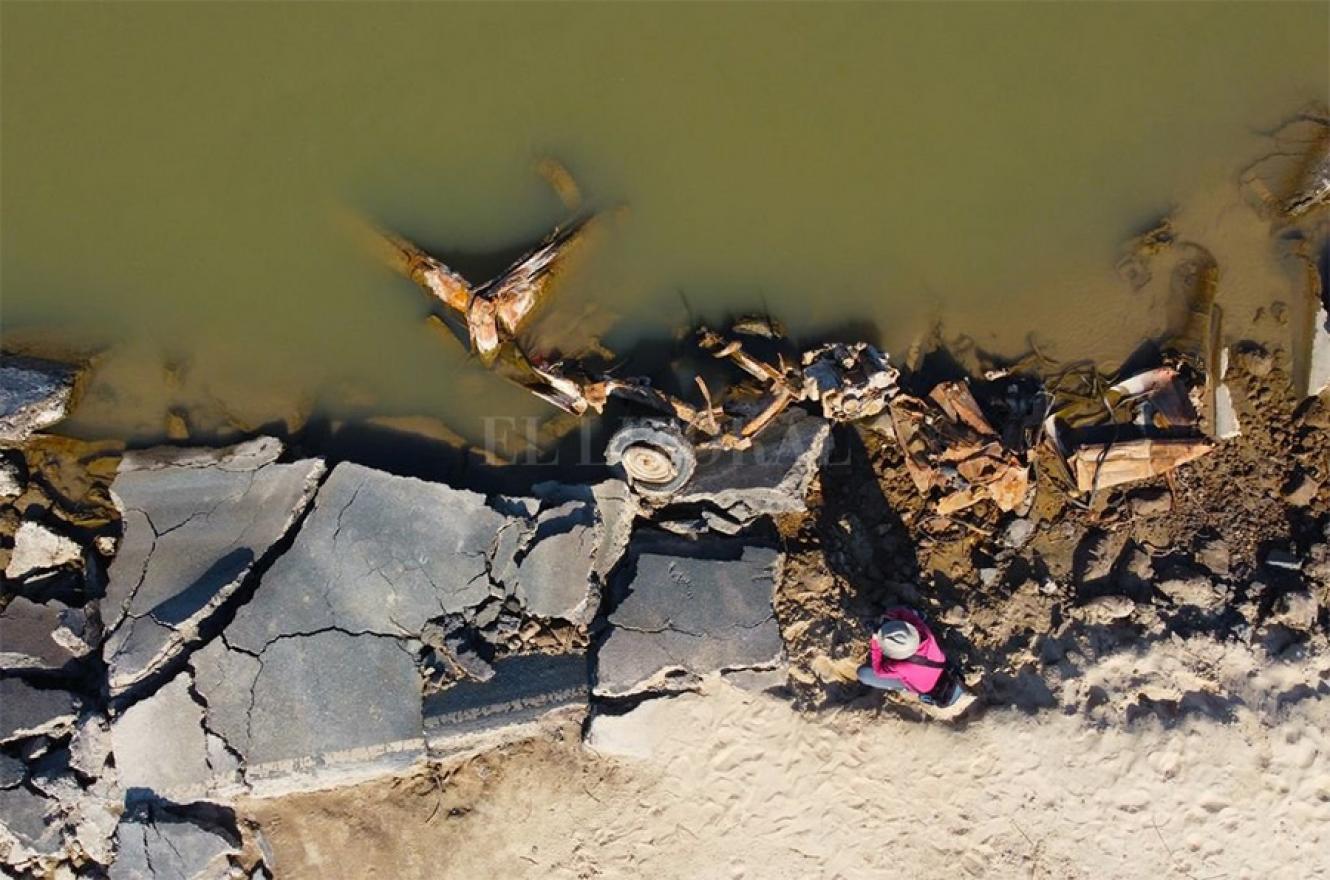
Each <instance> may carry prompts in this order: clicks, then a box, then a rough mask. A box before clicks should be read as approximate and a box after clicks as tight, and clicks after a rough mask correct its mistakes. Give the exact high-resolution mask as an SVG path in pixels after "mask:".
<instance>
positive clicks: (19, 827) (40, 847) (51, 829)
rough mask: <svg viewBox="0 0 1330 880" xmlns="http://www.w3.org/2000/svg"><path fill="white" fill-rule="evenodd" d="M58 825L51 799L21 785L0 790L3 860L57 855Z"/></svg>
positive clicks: (21, 860) (59, 843)
mask: <svg viewBox="0 0 1330 880" xmlns="http://www.w3.org/2000/svg"><path fill="white" fill-rule="evenodd" d="M62 824H63V823H62V822H61V821H60V818H59V804H58V803H57V801H55V800H54V799H53V798H48V797H46V796H45V795H43V794H40V793H38V792H36V791H33V790H31V789H28V788H25V787H23V786H19V787H17V788H8V789H0V853H4V854H5V859H4V861H5V862H8V863H10V864H23V863H24V862H27V861H30V860H33V859H36V858H40V857H42V856H54V855H58V854H59V853H60V852H61V851H62V850H63V848H64V844H63V840H62V836H61V826H62ZM6 850H8V852H5V851H6ZM0 864H3V862H0Z"/></svg>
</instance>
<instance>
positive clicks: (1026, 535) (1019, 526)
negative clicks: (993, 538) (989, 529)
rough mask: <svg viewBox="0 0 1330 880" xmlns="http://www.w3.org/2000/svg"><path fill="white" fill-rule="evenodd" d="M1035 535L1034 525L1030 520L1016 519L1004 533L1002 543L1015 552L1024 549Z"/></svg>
mask: <svg viewBox="0 0 1330 880" xmlns="http://www.w3.org/2000/svg"><path fill="white" fill-rule="evenodd" d="M1033 534H1034V523H1032V522H1031V521H1030V520H1028V519H1024V518H1021V519H1014V520H1012V521H1011V523H1010V524H1009V525H1008V526H1007V528H1006V529H1005V530H1003V532H1002V543H1003V545H1004V546H1007V547H1010V548H1011V549H1013V550H1019V549H1020V548H1022V547H1024V546H1025V544H1026V542H1028V541H1029V540H1030V537H1031V536H1032V535H1033Z"/></svg>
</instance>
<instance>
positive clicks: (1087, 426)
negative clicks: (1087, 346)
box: [1044, 362, 1214, 494]
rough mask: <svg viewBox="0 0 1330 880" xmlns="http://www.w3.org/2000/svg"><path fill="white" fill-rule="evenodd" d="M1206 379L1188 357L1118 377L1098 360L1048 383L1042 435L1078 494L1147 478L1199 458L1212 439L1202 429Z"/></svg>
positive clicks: (1206, 450) (1211, 446)
mask: <svg viewBox="0 0 1330 880" xmlns="http://www.w3.org/2000/svg"><path fill="white" fill-rule="evenodd" d="M1202 387H1203V386H1202V382H1201V381H1200V378H1199V377H1198V376H1197V375H1196V374H1195V372H1194V371H1193V370H1191V369H1190V368H1189V367H1188V366H1187V365H1186V364H1185V362H1184V363H1180V364H1179V365H1178V366H1162V367H1156V368H1155V369H1152V370H1146V371H1145V372H1142V373H1136V374H1134V375H1131V376H1128V377H1126V378H1125V379H1121V380H1118V381H1113V380H1110V379H1107V378H1106V377H1104V376H1103V375H1102V374H1101V373H1099V372H1098V371H1097V370H1095V369H1094V368H1093V367H1082V368H1078V369H1072V370H1068V371H1066V372H1064V373H1062V374H1061V375H1059V376H1058V377H1056V378H1055V379H1053V380H1052V381H1051V382H1050V383H1049V385H1048V394H1049V398H1050V403H1049V412H1048V416H1047V417H1046V418H1045V420H1044V441H1045V443H1046V445H1047V448H1048V449H1049V451H1051V452H1052V453H1053V454H1054V457H1055V460H1056V461H1057V462H1058V463H1059V464H1060V465H1061V469H1062V473H1061V474H1060V476H1061V477H1062V479H1063V480H1064V482H1066V483H1067V484H1068V486H1069V487H1070V488H1071V490H1072V491H1073V493H1074V494H1087V493H1088V494H1093V493H1095V492H1097V491H1099V490H1101V489H1107V488H1109V487H1111V486H1118V485H1121V484H1123V483H1130V482H1135V481H1137V480H1147V479H1150V478H1151V477H1156V476H1160V475H1161V474H1165V473H1168V472H1169V471H1171V470H1173V469H1174V468H1176V467H1177V466H1179V465H1181V464H1185V463H1186V462H1189V461H1192V460H1194V459H1197V458H1200V457H1201V456H1202V455H1205V454H1206V453H1207V452H1209V451H1210V450H1211V449H1213V448H1214V443H1213V441H1211V440H1210V439H1209V438H1208V437H1206V436H1205V435H1204V434H1203V433H1202V432H1201V430H1200V420H1199V417H1198V415H1197V408H1196V402H1195V399H1194V398H1197V397H1200V396H1201V391H1202Z"/></svg>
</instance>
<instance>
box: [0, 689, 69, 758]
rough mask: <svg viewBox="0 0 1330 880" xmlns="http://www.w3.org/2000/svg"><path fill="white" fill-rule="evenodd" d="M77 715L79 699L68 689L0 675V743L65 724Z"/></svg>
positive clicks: (42, 732)
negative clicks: (44, 685)
mask: <svg viewBox="0 0 1330 880" xmlns="http://www.w3.org/2000/svg"><path fill="white" fill-rule="evenodd" d="M77 715H78V699H77V698H76V697H75V696H74V695H73V694H72V693H70V692H69V691H66V690H61V689H60V688H55V687H38V686H36V685H34V684H30V683H28V682H27V681H25V680H23V679H21V678H0V743H7V742H10V741H12V740H17V739H22V738H24V737H29V736H36V735H38V734H46V733H51V732H54V731H57V730H60V729H63V728H67V727H69V726H70V725H72V724H73V723H74V719H75V717H76V716H77Z"/></svg>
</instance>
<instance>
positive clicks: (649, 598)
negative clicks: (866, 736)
mask: <svg viewBox="0 0 1330 880" xmlns="http://www.w3.org/2000/svg"><path fill="white" fill-rule="evenodd" d="M779 559H780V553H779V552H778V551H777V550H775V549H774V548H771V547H765V546H761V545H759V544H753V543H748V542H746V541H744V540H741V539H713V540H709V541H706V542H705V543H699V542H697V541H689V540H686V539H678V540H671V539H665V538H658V537H655V536H650V535H643V536H642V537H641V538H640V539H638V540H637V541H635V544H634V546H630V548H629V564H628V565H626V566H625V568H624V570H623V572H622V574H621V576H620V578H619V580H618V582H617V583H616V584H615V593H616V594H617V595H619V596H621V598H620V599H619V602H618V605H617V606H616V607H615V608H614V610H613V611H611V612H610V614H609V617H608V622H609V624H610V630H609V632H608V634H607V635H606V636H605V639H604V641H603V643H602V644H601V646H600V650H599V652H598V654H597V657H596V669H595V693H596V694H597V695H600V696H605V697H624V696H632V695H636V694H640V693H643V692H645V691H649V690H655V689H679V688H681V687H689V686H692V685H693V684H695V683H696V681H697V680H698V679H700V678H701V677H702V676H703V675H706V674H707V673H710V672H719V671H724V670H733V669H755V668H767V667H771V666H774V665H776V664H778V663H779V662H780V660H781V657H782V655H783V645H782V642H781V638H780V630H779V627H778V626H777V624H776V619H775V616H774V613H773V611H772V605H771V603H772V598H773V596H774V594H775V578H776V567H777V564H778V562H779Z"/></svg>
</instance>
